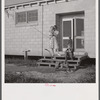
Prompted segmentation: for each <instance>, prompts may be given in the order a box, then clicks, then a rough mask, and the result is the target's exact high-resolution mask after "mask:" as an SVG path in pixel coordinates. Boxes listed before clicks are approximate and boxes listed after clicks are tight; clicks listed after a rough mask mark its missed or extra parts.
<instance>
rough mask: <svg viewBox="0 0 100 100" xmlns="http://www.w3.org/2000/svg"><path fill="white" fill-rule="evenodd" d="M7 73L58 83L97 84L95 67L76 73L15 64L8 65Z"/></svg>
mask: <svg viewBox="0 0 100 100" xmlns="http://www.w3.org/2000/svg"><path fill="white" fill-rule="evenodd" d="M5 73H6V74H8V73H9V74H10V73H14V74H23V75H24V76H26V77H29V78H30V77H31V78H35V79H45V80H49V82H53V80H56V81H57V82H58V83H95V66H94V65H91V66H85V67H82V68H80V69H78V70H76V71H75V72H72V73H68V72H66V71H56V70H55V68H53V67H51V68H50V67H27V66H17V65H15V64H6V65H5Z"/></svg>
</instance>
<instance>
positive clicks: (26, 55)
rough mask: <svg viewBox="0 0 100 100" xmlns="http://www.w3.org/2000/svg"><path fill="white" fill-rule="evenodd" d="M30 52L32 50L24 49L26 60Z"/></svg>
mask: <svg viewBox="0 0 100 100" xmlns="http://www.w3.org/2000/svg"><path fill="white" fill-rule="evenodd" d="M28 52H30V50H27V51H24V60H27V59H28Z"/></svg>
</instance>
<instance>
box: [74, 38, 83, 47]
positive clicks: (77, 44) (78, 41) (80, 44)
mask: <svg viewBox="0 0 100 100" xmlns="http://www.w3.org/2000/svg"><path fill="white" fill-rule="evenodd" d="M76 48H78V49H82V48H84V39H76Z"/></svg>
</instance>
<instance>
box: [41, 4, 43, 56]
mask: <svg viewBox="0 0 100 100" xmlns="http://www.w3.org/2000/svg"><path fill="white" fill-rule="evenodd" d="M41 6H42V56H43V24H44V23H43V18H44V16H43V14H44V6H43V5H41Z"/></svg>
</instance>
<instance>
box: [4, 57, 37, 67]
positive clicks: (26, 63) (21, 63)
mask: <svg viewBox="0 0 100 100" xmlns="http://www.w3.org/2000/svg"><path fill="white" fill-rule="evenodd" d="M5 63H6V64H15V65H17V66H31V67H35V66H37V61H36V60H30V59H27V60H24V59H19V58H8V59H5Z"/></svg>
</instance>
